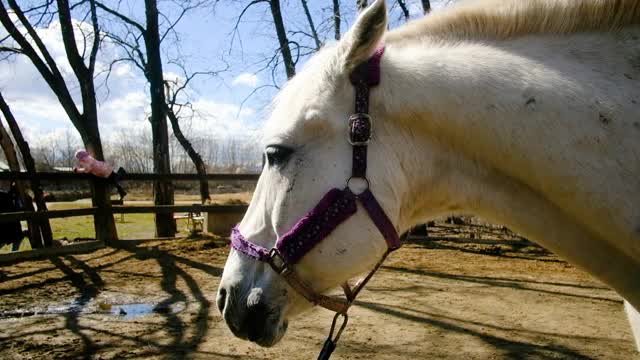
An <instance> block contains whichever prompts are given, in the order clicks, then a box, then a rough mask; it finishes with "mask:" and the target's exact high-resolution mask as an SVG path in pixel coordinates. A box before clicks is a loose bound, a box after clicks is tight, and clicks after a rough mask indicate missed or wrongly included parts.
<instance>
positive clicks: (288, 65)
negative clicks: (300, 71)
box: [269, 0, 296, 79]
mask: <svg viewBox="0 0 640 360" xmlns="http://www.w3.org/2000/svg"><path fill="white" fill-rule="evenodd" d="M269 5H270V6H271V15H272V16H273V24H274V25H275V27H276V34H277V35H278V43H279V44H280V53H281V54H282V61H283V62H284V69H285V71H286V72H287V79H291V78H292V77H294V76H295V75H296V64H295V63H294V62H293V57H292V56H291V48H290V47H289V39H287V31H286V30H285V28H284V21H283V20H282V12H281V11H280V0H270V1H269Z"/></svg>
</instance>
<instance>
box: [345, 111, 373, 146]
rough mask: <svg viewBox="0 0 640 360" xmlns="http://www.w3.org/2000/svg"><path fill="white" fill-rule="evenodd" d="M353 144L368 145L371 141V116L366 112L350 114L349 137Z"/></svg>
mask: <svg viewBox="0 0 640 360" xmlns="http://www.w3.org/2000/svg"><path fill="white" fill-rule="evenodd" d="M347 140H348V141H349V144H351V145H352V146H364V145H368V144H369V141H371V116H369V114H365V113H356V114H352V115H351V116H349V137H348V138H347Z"/></svg>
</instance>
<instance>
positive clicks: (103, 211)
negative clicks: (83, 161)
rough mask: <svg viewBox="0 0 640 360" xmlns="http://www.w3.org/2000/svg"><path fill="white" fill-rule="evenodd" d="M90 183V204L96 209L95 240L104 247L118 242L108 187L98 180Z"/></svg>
mask: <svg viewBox="0 0 640 360" xmlns="http://www.w3.org/2000/svg"><path fill="white" fill-rule="evenodd" d="M90 183H91V192H92V193H93V194H92V195H93V196H92V197H91V202H92V204H93V206H94V207H96V208H97V210H96V214H95V215H94V216H93V225H94V229H95V232H96V240H100V241H103V242H104V243H105V245H111V244H113V243H114V242H115V241H117V240H118V232H117V229H116V223H115V221H114V220H113V212H112V208H111V198H110V196H109V186H108V184H107V183H106V181H104V180H103V179H99V178H94V179H91V180H90Z"/></svg>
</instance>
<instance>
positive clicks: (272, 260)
mask: <svg viewBox="0 0 640 360" xmlns="http://www.w3.org/2000/svg"><path fill="white" fill-rule="evenodd" d="M269 265H270V266H271V268H272V269H273V270H274V271H275V272H277V273H278V274H282V273H283V272H284V271H286V270H287V269H288V268H289V265H288V264H287V262H286V261H285V260H284V258H283V257H282V254H280V251H278V249H276V248H272V249H271V250H269Z"/></svg>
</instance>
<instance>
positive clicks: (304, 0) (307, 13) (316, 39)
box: [300, 0, 322, 51]
mask: <svg viewBox="0 0 640 360" xmlns="http://www.w3.org/2000/svg"><path fill="white" fill-rule="evenodd" d="M300 2H301V3H302V9H303V10H304V15H305V16H306V17H307V22H308V23H309V30H311V37H312V38H313V41H314V42H315V44H316V51H317V50H320V47H322V41H320V37H318V31H317V30H316V26H315V24H314V22H313V17H312V16H311V12H310V11H309V5H308V4H307V0H300Z"/></svg>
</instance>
